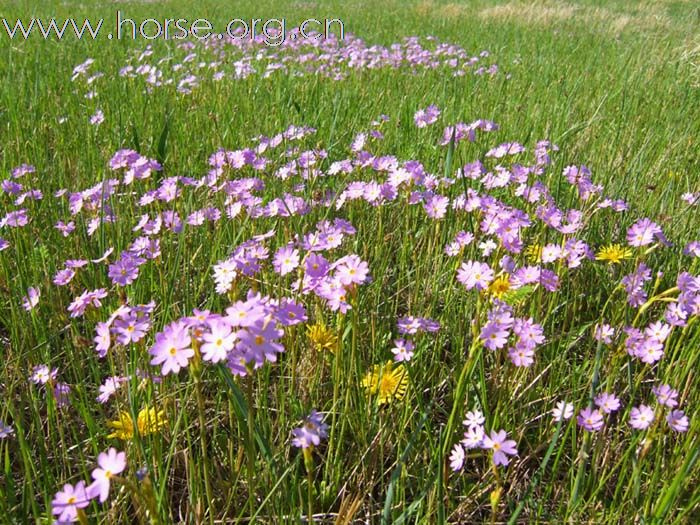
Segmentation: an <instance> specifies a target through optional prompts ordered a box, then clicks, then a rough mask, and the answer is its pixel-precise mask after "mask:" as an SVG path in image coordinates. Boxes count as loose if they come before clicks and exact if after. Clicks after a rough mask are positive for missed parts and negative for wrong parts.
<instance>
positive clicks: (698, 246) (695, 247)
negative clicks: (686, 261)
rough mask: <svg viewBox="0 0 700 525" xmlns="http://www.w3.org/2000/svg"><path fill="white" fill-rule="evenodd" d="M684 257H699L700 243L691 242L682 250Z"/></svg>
mask: <svg viewBox="0 0 700 525" xmlns="http://www.w3.org/2000/svg"><path fill="white" fill-rule="evenodd" d="M683 253H684V254H685V255H691V256H693V257H700V241H691V242H689V243H688V244H687V245H686V246H685V248H684V249H683Z"/></svg>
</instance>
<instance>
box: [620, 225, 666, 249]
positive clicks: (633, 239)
mask: <svg viewBox="0 0 700 525" xmlns="http://www.w3.org/2000/svg"><path fill="white" fill-rule="evenodd" d="M659 235H663V233H662V232H661V228H660V227H659V225H658V224H656V223H655V222H651V221H650V220H649V219H641V220H639V221H637V222H636V223H634V224H633V225H632V226H630V228H629V229H628V230H627V243H628V244H629V245H630V246H646V245H647V244H651V243H652V242H653V241H654V236H657V237H658V236H659Z"/></svg>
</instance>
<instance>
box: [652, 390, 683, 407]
mask: <svg viewBox="0 0 700 525" xmlns="http://www.w3.org/2000/svg"><path fill="white" fill-rule="evenodd" d="M651 391H652V392H653V393H654V395H655V396H656V401H658V402H659V404H661V405H665V406H667V407H669V408H674V407H676V406H678V401H677V399H678V390H674V389H673V388H671V387H670V385H659V386H655V387H654V388H652V389H651Z"/></svg>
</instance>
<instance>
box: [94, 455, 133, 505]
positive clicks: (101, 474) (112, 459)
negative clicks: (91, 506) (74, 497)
mask: <svg viewBox="0 0 700 525" xmlns="http://www.w3.org/2000/svg"><path fill="white" fill-rule="evenodd" d="M97 464H98V465H99V467H98V468H96V469H95V470H93V471H92V479H94V480H95V481H93V482H92V484H90V486H89V487H88V488H87V494H88V496H89V497H90V498H95V497H97V498H98V500H99V502H100V503H104V502H105V501H106V500H107V496H108V495H109V485H110V479H111V478H112V477H113V476H115V475H116V474H120V473H121V472H123V471H124V469H125V468H126V454H125V453H124V452H117V450H116V449H114V448H110V449H109V450H108V451H107V452H102V453H101V454H100V455H99V456H97Z"/></svg>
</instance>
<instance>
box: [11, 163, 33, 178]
mask: <svg viewBox="0 0 700 525" xmlns="http://www.w3.org/2000/svg"><path fill="white" fill-rule="evenodd" d="M35 172H36V168H35V167H34V166H32V165H31V164H20V165H19V166H17V167H16V168H13V169H12V172H11V173H10V174H11V175H12V178H14V179H19V178H20V177H24V176H25V175H27V174H28V173H35Z"/></svg>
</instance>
